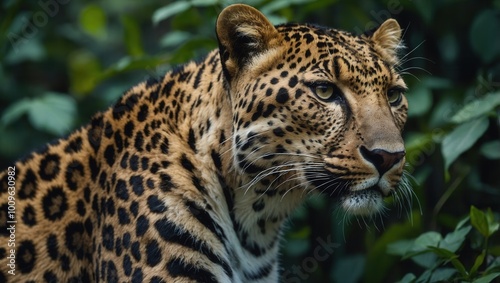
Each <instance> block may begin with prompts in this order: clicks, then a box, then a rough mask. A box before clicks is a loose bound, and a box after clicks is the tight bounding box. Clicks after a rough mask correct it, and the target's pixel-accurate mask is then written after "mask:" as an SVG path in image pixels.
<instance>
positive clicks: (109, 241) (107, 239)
mask: <svg viewBox="0 0 500 283" xmlns="http://www.w3.org/2000/svg"><path fill="white" fill-rule="evenodd" d="M102 244H103V245H104V247H105V248H106V249H107V250H109V251H112V250H113V246H114V245H115V230H114V229H113V226H111V225H106V226H104V228H103V229H102Z"/></svg>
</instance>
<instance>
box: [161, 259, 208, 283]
mask: <svg viewBox="0 0 500 283" xmlns="http://www.w3.org/2000/svg"><path fill="white" fill-rule="evenodd" d="M167 269H168V271H169V273H170V275H171V276H172V277H174V278H175V277H187V278H189V279H192V280H193V281H196V282H204V283H216V282H217V280H216V278H215V275H213V274H212V273H211V272H210V271H208V270H206V269H204V268H202V267H197V266H195V265H192V264H190V263H188V262H185V261H183V260H182V259H179V258H174V259H172V260H170V261H169V262H168V263H167Z"/></svg>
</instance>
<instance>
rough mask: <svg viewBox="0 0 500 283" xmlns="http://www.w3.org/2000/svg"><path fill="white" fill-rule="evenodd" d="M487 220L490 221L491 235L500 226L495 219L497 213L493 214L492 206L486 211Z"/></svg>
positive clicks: (489, 229)
mask: <svg viewBox="0 0 500 283" xmlns="http://www.w3.org/2000/svg"><path fill="white" fill-rule="evenodd" d="M486 220H487V221H488V233H489V236H491V235H492V234H493V233H495V232H496V231H498V229H499V228H500V223H499V222H498V221H495V215H493V211H491V208H488V210H487V211H486Z"/></svg>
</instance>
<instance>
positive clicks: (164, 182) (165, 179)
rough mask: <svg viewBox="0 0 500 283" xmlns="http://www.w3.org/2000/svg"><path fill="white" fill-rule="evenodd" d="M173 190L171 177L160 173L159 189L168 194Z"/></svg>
mask: <svg viewBox="0 0 500 283" xmlns="http://www.w3.org/2000/svg"><path fill="white" fill-rule="evenodd" d="M173 188H175V186H174V184H173V183H172V177H170V175H168V174H165V173H161V174H160V189H161V190H162V191H164V192H168V191H170V190H172V189H173Z"/></svg>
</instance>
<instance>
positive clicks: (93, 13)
mask: <svg viewBox="0 0 500 283" xmlns="http://www.w3.org/2000/svg"><path fill="white" fill-rule="evenodd" d="M106 22H107V19H106V13H105V12H104V10H103V9H102V8H101V7H99V6H98V5H96V4H89V5H87V6H85V8H83V9H82V11H81V12H80V27H81V28H82V30H83V31H84V32H86V33H87V34H89V35H91V36H93V37H94V38H96V39H104V38H106V35H107V32H106Z"/></svg>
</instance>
